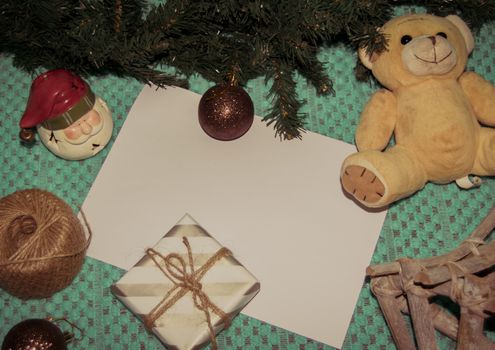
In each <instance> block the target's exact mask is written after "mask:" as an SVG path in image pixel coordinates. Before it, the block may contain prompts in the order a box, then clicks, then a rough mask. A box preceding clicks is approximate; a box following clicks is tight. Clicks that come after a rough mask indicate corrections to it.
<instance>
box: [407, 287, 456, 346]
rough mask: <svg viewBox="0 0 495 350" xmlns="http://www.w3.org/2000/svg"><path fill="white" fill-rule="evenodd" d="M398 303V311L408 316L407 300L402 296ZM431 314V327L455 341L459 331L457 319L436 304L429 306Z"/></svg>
mask: <svg viewBox="0 0 495 350" xmlns="http://www.w3.org/2000/svg"><path fill="white" fill-rule="evenodd" d="M398 302H399V304H400V308H401V309H400V311H402V312H403V313H404V314H406V315H409V314H410V313H409V308H408V306H407V300H406V298H405V297H404V296H401V297H399V298H398ZM430 308H431V314H432V316H433V326H434V327H435V329H436V330H438V331H439V332H441V333H442V334H445V335H446V336H447V337H449V338H450V339H453V340H456V339H457V331H458V330H459V321H458V320H457V318H456V317H455V316H454V315H452V314H450V313H448V312H446V311H445V310H443V309H442V308H441V307H440V306H439V305H437V304H431V303H430Z"/></svg>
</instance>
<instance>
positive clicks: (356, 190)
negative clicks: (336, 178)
mask: <svg viewBox="0 0 495 350" xmlns="http://www.w3.org/2000/svg"><path fill="white" fill-rule="evenodd" d="M342 186H343V187H344V189H345V190H346V191H347V192H349V193H350V194H352V195H353V196H354V197H356V198H357V199H358V200H360V201H362V202H367V203H376V202H378V201H379V200H380V199H381V198H382V197H383V194H384V193H385V186H384V185H383V183H382V182H381V181H380V180H379V179H378V177H377V176H376V175H375V174H374V173H373V172H372V171H370V170H369V169H366V168H364V167H362V166H358V165H350V166H348V167H347V168H345V170H344V173H343V174H342Z"/></svg>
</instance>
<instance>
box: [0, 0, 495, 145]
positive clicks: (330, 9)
mask: <svg viewBox="0 0 495 350" xmlns="http://www.w3.org/2000/svg"><path fill="white" fill-rule="evenodd" d="M147 5H148V2H147V1H146V0H46V1H38V0H24V1H17V0H3V1H1V2H0V52H1V53H8V54H12V55H13V58H14V60H13V62H14V65H15V66H17V67H19V68H22V69H25V70H27V71H29V72H35V71H36V70H39V69H41V68H44V69H52V68H66V69H69V70H72V71H74V72H75V73H77V74H81V75H90V74H108V73H112V74H117V75H121V76H130V77H134V78H135V79H137V80H139V81H141V82H144V83H153V84H156V85H158V86H166V85H179V86H185V85H186V81H185V78H187V77H189V76H190V75H192V74H200V75H202V76H203V77H204V78H206V79H208V80H211V81H214V82H216V83H221V82H223V81H224V79H225V76H226V74H227V73H228V72H230V71H231V70H232V67H233V66H234V65H236V66H238V67H239V70H238V72H237V73H236V79H237V80H238V82H239V83H240V84H245V83H247V82H248V81H249V80H250V79H253V78H256V77H259V76H265V78H266V80H267V81H270V82H272V86H271V89H270V95H269V97H270V98H271V99H272V101H273V106H272V108H271V110H270V112H269V114H268V115H267V116H265V118H264V120H265V121H267V122H268V123H269V124H270V125H273V126H274V128H275V133H276V135H277V136H280V137H281V138H283V139H291V138H300V137H301V136H300V135H301V131H303V130H304V117H305V116H304V114H301V113H300V112H299V109H300V107H301V105H302V104H303V101H299V100H298V98H297V94H296V89H295V82H294V77H293V74H294V72H296V71H297V72H299V73H300V74H301V76H303V77H304V78H305V79H306V80H307V81H308V82H309V83H310V84H312V85H313V86H315V88H316V91H317V93H318V94H329V93H331V92H333V90H332V82H331V79H330V77H329V76H328V75H327V72H326V70H325V68H324V66H323V63H322V62H320V60H319V59H318V53H319V50H320V49H321V48H322V47H324V46H325V45H328V44H333V43H336V42H344V43H346V44H348V45H349V46H351V47H352V48H353V49H357V48H358V47H359V48H365V49H366V50H367V52H368V54H372V53H373V52H380V51H383V50H385V49H386V46H387V38H386V37H385V36H384V35H383V33H381V32H380V30H379V28H380V27H381V26H382V25H383V24H384V23H385V22H386V21H387V20H388V19H389V18H390V17H392V15H393V10H394V8H395V7H396V6H400V5H413V6H423V7H424V8H426V9H428V11H430V12H432V13H434V14H439V15H446V14H452V13H455V14H458V15H460V16H461V17H462V18H463V19H464V20H466V21H467V22H468V23H469V24H470V25H471V26H472V27H480V26H481V25H482V24H483V23H487V22H489V21H493V20H495V1H487V0H471V1H467V0H430V1H427V0H409V1H406V0H348V1H342V0H306V1H299V0H218V1H215V2H212V1H190V0H167V1H166V2H164V3H162V4H159V5H157V6H150V7H149V8H148V6H147ZM162 65H166V66H168V67H170V68H173V69H174V70H175V72H177V73H176V74H166V73H164V72H162V71H161V70H160V69H158V68H157V67H161V66H162ZM167 71H168V70H167ZM362 71H364V70H362ZM184 77H185V78H184Z"/></svg>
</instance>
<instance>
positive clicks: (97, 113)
mask: <svg viewBox="0 0 495 350" xmlns="http://www.w3.org/2000/svg"><path fill="white" fill-rule="evenodd" d="M112 130H113V120H112V116H111V113H110V111H109V109H108V107H107V105H106V104H105V102H103V100H101V99H100V98H97V99H96V101H95V105H94V106H93V109H92V110H90V111H89V112H88V113H86V114H85V115H84V116H82V117H81V118H79V119H78V120H77V121H76V122H74V123H72V124H71V125H69V126H68V127H66V128H65V129H61V130H48V129H45V128H44V127H42V126H38V134H39V135H40V138H41V141H42V142H43V143H44V144H45V146H46V147H47V148H48V149H49V150H50V151H52V152H53V153H55V154H56V155H57V156H59V157H61V158H64V159H68V160H80V159H86V158H89V157H92V156H94V155H95V154H97V153H98V152H99V151H101V150H102V149H103V148H104V147H105V146H106V144H107V143H108V141H110V138H111V136H112Z"/></svg>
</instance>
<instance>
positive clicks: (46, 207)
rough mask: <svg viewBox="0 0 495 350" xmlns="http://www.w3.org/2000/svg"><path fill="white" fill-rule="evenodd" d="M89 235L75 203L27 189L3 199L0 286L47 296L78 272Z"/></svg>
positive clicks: (0, 209)
mask: <svg viewBox="0 0 495 350" xmlns="http://www.w3.org/2000/svg"><path fill="white" fill-rule="evenodd" d="M88 245H89V238H88V239H87V238H86V237H85V233H84V229H83V227H82V225H81V223H80V221H79V219H78V218H77V217H76V216H75V215H74V212H73V211H72V209H71V207H70V206H69V205H68V204H67V203H65V202H64V201H63V200H62V199H60V198H58V197H57V196H55V195H54V194H52V193H50V192H47V191H43V190H38V189H28V190H22V191H17V192H14V193H12V194H10V195H8V196H5V197H3V198H1V199H0V288H2V289H4V290H6V291H7V292H9V293H10V294H12V295H15V296H17V297H19V298H23V299H29V298H46V297H49V296H51V295H52V294H54V293H55V292H57V291H59V290H61V289H63V288H65V287H67V286H68V285H69V284H70V283H71V282H72V280H73V279H74V277H75V276H76V274H77V273H78V272H79V271H80V269H81V267H82V264H83V261H84V257H85V253H86V249H87V247H88Z"/></svg>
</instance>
